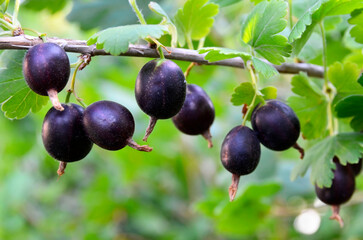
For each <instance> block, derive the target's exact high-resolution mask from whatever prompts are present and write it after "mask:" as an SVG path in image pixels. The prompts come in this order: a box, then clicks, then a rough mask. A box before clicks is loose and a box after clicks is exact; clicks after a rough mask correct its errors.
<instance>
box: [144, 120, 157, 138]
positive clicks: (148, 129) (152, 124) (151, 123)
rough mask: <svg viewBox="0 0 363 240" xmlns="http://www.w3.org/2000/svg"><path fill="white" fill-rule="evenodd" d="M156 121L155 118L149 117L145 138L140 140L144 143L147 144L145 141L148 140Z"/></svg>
mask: <svg viewBox="0 0 363 240" xmlns="http://www.w3.org/2000/svg"><path fill="white" fill-rule="evenodd" d="M157 121H158V119H157V118H155V117H150V122H149V126H147V128H146V132H145V136H144V138H143V139H142V140H143V141H144V142H147V139H148V138H149V136H150V134H151V133H152V131H153V130H154V127H155V124H156V122H157Z"/></svg>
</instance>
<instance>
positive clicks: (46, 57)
mask: <svg viewBox="0 0 363 240" xmlns="http://www.w3.org/2000/svg"><path fill="white" fill-rule="evenodd" d="M70 71H71V70H70V66H69V59H68V56H67V54H66V52H65V51H64V50H63V48H61V47H60V46H58V45H57V44H54V43H42V44H38V45H36V46H34V47H32V48H30V49H29V51H28V52H27V54H26V55H25V58H24V61H23V74H24V77H25V80H26V82H27V84H28V85H29V87H30V88H31V89H32V90H33V91H34V92H36V93H37V94H40V95H43V96H47V95H48V96H49V98H50V100H51V101H52V104H53V106H54V108H56V109H57V110H60V111H62V110H63V107H62V105H61V104H60V102H59V100H58V95H57V94H58V92H60V91H62V90H63V88H64V87H65V86H66V85H67V82H68V78H69V74H70Z"/></svg>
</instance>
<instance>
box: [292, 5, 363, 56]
mask: <svg viewBox="0 0 363 240" xmlns="http://www.w3.org/2000/svg"><path fill="white" fill-rule="evenodd" d="M361 7H363V1H362V0H321V1H318V2H317V3H315V4H314V5H313V6H312V7H311V8H310V9H309V10H308V11H307V12H306V13H305V14H304V15H303V16H302V17H301V18H300V19H299V21H298V22H297V23H296V24H295V26H294V27H293V29H292V31H291V33H290V35H289V42H291V43H292V45H293V53H294V54H295V55H298V54H299V53H300V51H301V49H302V48H303V47H304V46H305V44H306V42H307V41H308V39H309V38H310V36H311V34H312V32H313V30H314V28H315V26H316V25H317V24H318V23H319V22H321V21H322V20H323V19H324V18H325V17H327V16H336V15H344V14H349V13H351V12H352V11H353V10H354V9H356V8H361Z"/></svg>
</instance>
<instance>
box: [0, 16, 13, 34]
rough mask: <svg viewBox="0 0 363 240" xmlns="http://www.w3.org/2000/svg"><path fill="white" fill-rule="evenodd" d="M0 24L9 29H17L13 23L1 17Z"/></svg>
mask: <svg viewBox="0 0 363 240" xmlns="http://www.w3.org/2000/svg"><path fill="white" fill-rule="evenodd" d="M0 25H1V26H3V27H5V28H6V29H9V30H11V31H14V30H16V29H17V27H15V26H14V25H13V24H11V23H9V22H8V21H6V20H4V19H2V18H0Z"/></svg>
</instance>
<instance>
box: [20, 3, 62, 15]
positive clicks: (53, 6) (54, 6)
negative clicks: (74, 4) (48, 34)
mask: <svg viewBox="0 0 363 240" xmlns="http://www.w3.org/2000/svg"><path fill="white" fill-rule="evenodd" d="M67 3H68V0H26V1H25V2H24V3H22V6H23V7H25V8H28V9H31V10H34V11H41V10H44V9H48V10H49V11H50V12H51V13H55V12H58V11H60V10H62V9H63V8H64V7H65V6H66V5H67Z"/></svg>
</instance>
